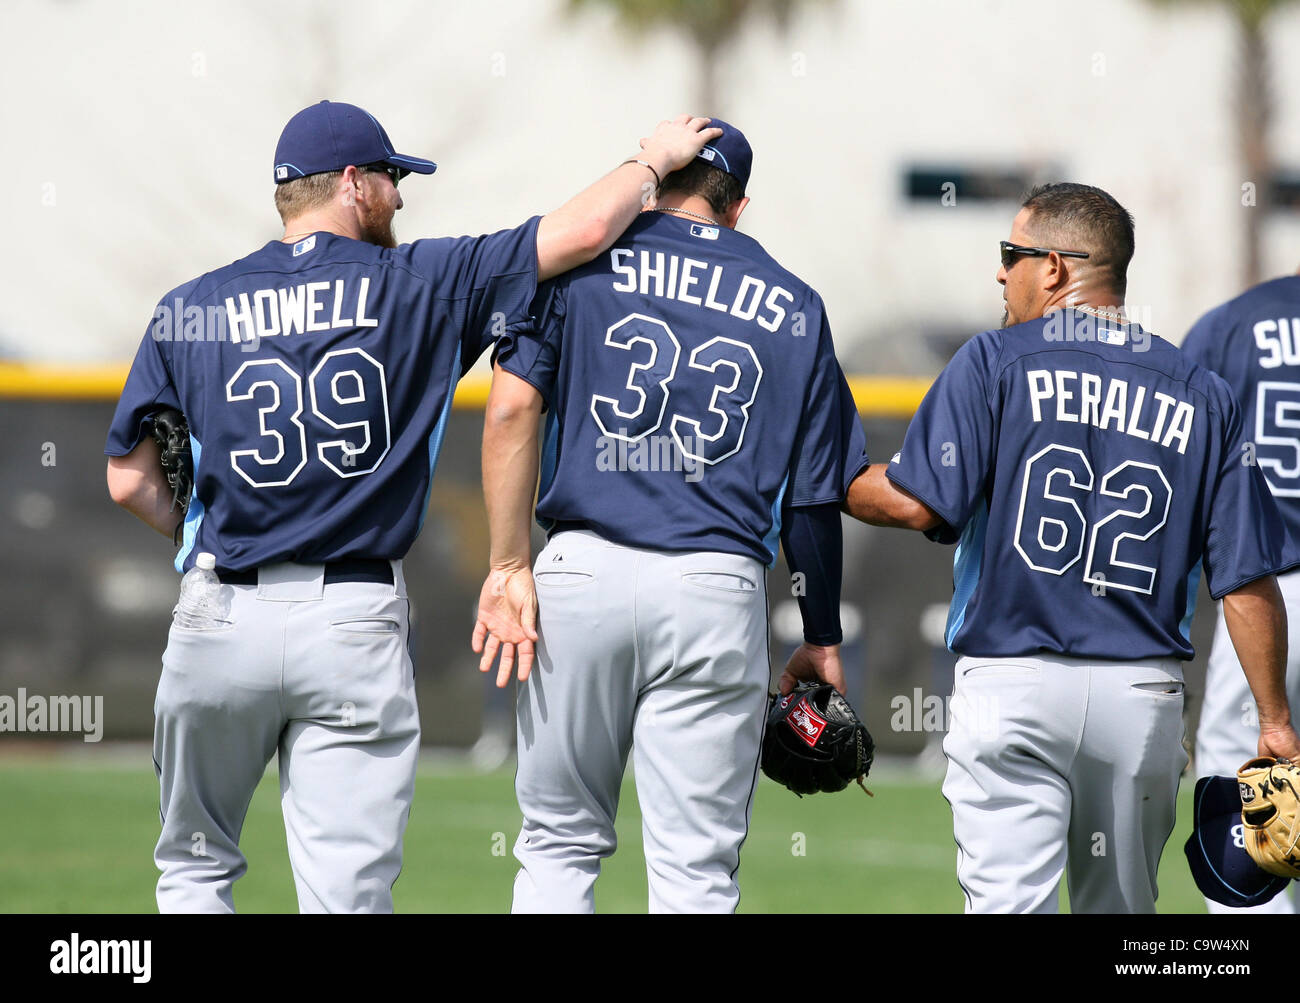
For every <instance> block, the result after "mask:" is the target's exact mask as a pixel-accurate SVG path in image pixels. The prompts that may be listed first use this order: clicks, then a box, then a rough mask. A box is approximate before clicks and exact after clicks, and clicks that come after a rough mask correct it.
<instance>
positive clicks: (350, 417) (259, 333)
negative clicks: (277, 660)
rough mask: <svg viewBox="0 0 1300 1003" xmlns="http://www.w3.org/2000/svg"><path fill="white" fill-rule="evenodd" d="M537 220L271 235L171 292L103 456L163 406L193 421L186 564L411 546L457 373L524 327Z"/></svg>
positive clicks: (400, 551)
mask: <svg viewBox="0 0 1300 1003" xmlns="http://www.w3.org/2000/svg"><path fill="white" fill-rule="evenodd" d="M539 218H540V217H538V218H534V219H532V220H530V221H529V222H527V223H525V224H524V225H523V226H521V227H519V228H517V229H514V230H503V231H501V232H500V233H496V234H492V235H489V236H483V237H459V238H439V239H436V240H417V241H415V242H414V243H412V244H403V245H402V246H401V247H398V248H396V249H393V250H387V249H384V248H380V247H377V246H375V245H373V244H369V243H366V242H363V241H358V240H349V239H347V238H346V237H339V236H335V235H333V234H328V233H318V234H315V235H313V236H311V237H308V238H306V239H305V240H302V241H300V242H298V243H297V244H294V245H292V246H291V245H289V244H284V243H281V242H279V241H272V242H271V243H269V244H267V245H266V246H265V247H263V248H262V249H261V250H259V251H255V252H254V253H252V254H250V255H249V256H248V257H246V258H243V259H241V260H239V261H236V262H234V263H233V264H230V265H227V266H226V267H224V268H220V269H217V270H216V271H214V272H209V273H208V274H206V275H203V276H201V277H199V278H197V279H195V280H194V281H192V282H189V283H186V284H185V285H183V286H180V287H179V288H177V289H175V290H173V291H172V292H170V293H168V294H167V295H166V296H165V297H164V298H163V300H162V301H161V302H160V303H159V304H158V308H157V310H156V311H155V313H154V319H153V322H152V323H151V324H150V325H149V329H148V331H147V332H146V334H145V336H144V340H143V342H142V343H141V345H140V350H139V352H138V353H137V354H136V358H135V362H134V364H133V365H132V367H131V373H130V375H129V376H128V377H127V381H126V386H125V388H124V389H123V391H122V398H121V400H120V401H119V402H118V406H117V413H116V414H115V415H114V416H113V425H112V428H111V430H110V431H109V435H108V445H107V447H106V448H105V452H106V453H107V454H108V455H109V456H124V455H126V454H127V453H129V452H131V450H132V449H134V448H135V446H136V445H137V444H138V443H139V442H140V439H141V437H142V435H143V434H144V428H145V427H146V421H147V419H148V417H149V416H150V415H151V414H153V413H154V412H156V411H158V410H160V409H162V408H166V407H175V408H179V409H180V410H181V411H183V412H184V414H185V416H186V417H187V418H188V419H189V424H190V432H191V445H192V449H193V457H194V495H193V499H192V501H191V503H190V509H189V512H188V513H187V514H186V518H185V528H184V538H183V543H182V546H181V549H180V553H179V554H178V555H177V558H176V567H177V570H184V569H185V568H186V567H188V566H190V565H191V564H192V563H193V556H194V555H195V554H197V553H199V552H201V551H207V552H210V553H212V554H214V555H215V556H216V559H217V566H218V567H220V568H226V569H230V570H234V571H243V570H247V569H251V568H255V567H258V566H259V565H262V564H268V563H273V562H277V561H296V562H300V563H310V564H315V563H325V562H329V561H336V560H340V559H343V558H378V559H387V560H393V559H398V558H401V557H403V556H404V555H405V554H406V552H407V550H408V549H409V548H410V546H411V544H412V542H413V541H414V540H415V537H416V535H417V534H418V533H419V530H420V527H421V525H422V524H423V521H424V513H425V509H426V507H427V505H428V496H429V488H430V482H431V477H432V475H433V468H434V464H435V463H436V462H437V459H438V451H439V449H440V448H441V446H442V437H443V432H444V430H445V429H446V426H447V416H448V413H449V411H450V410H451V400H452V392H453V389H454V387H455V385H456V381H457V380H458V379H459V378H460V376H461V375H462V373H463V372H464V371H465V370H466V369H467V368H468V367H469V366H470V365H472V364H473V362H474V360H475V359H477V358H478V357H479V355H481V354H482V352H483V350H484V349H485V348H486V347H487V346H488V345H489V344H490V343H491V342H492V340H493V338H494V336H497V335H500V334H501V333H502V332H503V331H505V330H508V329H509V327H510V326H511V325H513V324H521V323H525V322H526V321H527V318H528V310H529V304H530V302H531V300H532V297H533V294H534V293H535V291H536V286H537V222H538V219H539Z"/></svg>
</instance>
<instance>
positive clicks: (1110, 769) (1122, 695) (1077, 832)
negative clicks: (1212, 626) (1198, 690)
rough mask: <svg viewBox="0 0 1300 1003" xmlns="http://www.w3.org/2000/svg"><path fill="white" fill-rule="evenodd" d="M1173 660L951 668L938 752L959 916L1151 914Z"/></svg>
mask: <svg viewBox="0 0 1300 1003" xmlns="http://www.w3.org/2000/svg"><path fill="white" fill-rule="evenodd" d="M1182 715H1183V674H1182V665H1181V663H1180V662H1178V661H1176V660H1173V659H1168V660H1164V659H1153V660H1147V661H1138V662H1127V663H1126V662H1098V661H1090V660H1087V659H1078V658H1062V657H1046V656H1038V657H1030V656H1025V657H1017V658H968V657H963V658H961V659H959V660H958V662H957V668H956V673H955V679H954V685H953V696H952V703H951V724H950V727H949V731H948V736H947V738H946V739H945V740H944V743H943V749H944V752H945V753H946V754H947V756H948V772H947V776H946V777H945V779H944V782H943V794H944V797H945V798H947V800H948V802H949V804H950V805H951V806H952V815H953V833H954V836H955V838H956V842H957V851H958V852H957V879H958V881H959V883H960V884H961V887H962V891H963V892H964V893H965V895H966V911H967V912H980V913H984V912H1001V913H1026V912H1041V913H1053V912H1056V911H1057V893H1058V889H1059V887H1060V882H1061V876H1062V873H1063V872H1064V871H1065V870H1066V865H1067V861H1068V865H1069V891H1070V908H1071V911H1073V912H1077V913H1091V912H1108V913H1149V912H1154V911H1155V902H1156V893H1157V889H1156V868H1157V866H1158V865H1159V863H1160V854H1161V851H1162V850H1163V848H1164V845H1165V842H1166V841H1167V840H1168V839H1169V834H1170V832H1172V831H1173V827H1174V813H1175V802H1176V799H1177V796H1178V778H1179V775H1180V774H1181V773H1182V771H1183V768H1184V767H1185V766H1186V765H1187V755H1186V753H1185V752H1184V751H1183V745H1182V733H1183V718H1182Z"/></svg>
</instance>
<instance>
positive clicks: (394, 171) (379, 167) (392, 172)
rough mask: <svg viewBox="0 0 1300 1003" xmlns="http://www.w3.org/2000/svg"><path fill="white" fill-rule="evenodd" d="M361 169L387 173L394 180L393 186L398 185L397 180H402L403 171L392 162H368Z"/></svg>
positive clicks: (375, 172) (373, 172)
mask: <svg viewBox="0 0 1300 1003" xmlns="http://www.w3.org/2000/svg"><path fill="white" fill-rule="evenodd" d="M359 170H363V171H368V172H369V173H371V174H387V175H388V179H389V180H390V181H392V182H393V187H394V188H396V187H397V182H399V181H401V180H402V171H401V169H400V168H397V167H394V166H393V165H392V164H366V165H365V166H363V167H361V168H359Z"/></svg>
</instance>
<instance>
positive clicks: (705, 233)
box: [691, 223, 718, 240]
mask: <svg viewBox="0 0 1300 1003" xmlns="http://www.w3.org/2000/svg"><path fill="white" fill-rule="evenodd" d="M691 236H692V237H699V238H700V239H701V240H717V239H718V228H717V227H716V226H700V224H699V223H692V224H691Z"/></svg>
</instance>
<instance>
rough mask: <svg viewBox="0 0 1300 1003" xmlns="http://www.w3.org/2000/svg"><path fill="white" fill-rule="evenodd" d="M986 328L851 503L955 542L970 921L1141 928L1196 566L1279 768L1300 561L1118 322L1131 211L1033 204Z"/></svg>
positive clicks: (1086, 200)
mask: <svg viewBox="0 0 1300 1003" xmlns="http://www.w3.org/2000/svg"><path fill="white" fill-rule="evenodd" d="M1001 246H1002V267H1001V268H1000V269H999V271H998V275H997V278H998V282H1000V283H1001V284H1002V285H1003V287H1004V289H1005V294H1004V295H1005V299H1006V318H1005V324H1004V327H1003V328H1002V329H1001V330H992V331H985V332H983V333H982V334H979V335H977V336H976V337H974V338H973V339H971V340H970V341H969V342H968V343H967V344H966V345H964V346H963V347H962V348H961V350H960V351H959V352H958V353H957V354H956V356H954V358H953V360H952V361H951V362H950V363H949V365H948V366H947V368H946V369H944V371H943V373H942V374H940V376H939V378H938V379H937V380H936V382H935V384H934V386H933V387H932V388H931V389H930V392H929V393H928V394H927V395H926V397H925V400H924V401H923V402H922V404H921V406H920V409H919V410H918V411H917V413H916V416H915V418H914V419H913V420H912V423H911V425H910V427H909V428H908V431H907V435H906V437H905V439H904V442H903V448H902V450H901V451H900V452H899V453H898V454H897V455H896V456H895V457H894V458H893V460H892V462H890V463H889V464H888V465H881V466H873V467H872V468H871V469H870V470H869V471H868V472H867V473H866V474H865V475H864V476H863V477H862V478H860V479H859V480H858V481H857V482H855V484H854V485H852V487H851V488H850V493H849V498H848V506H849V510H850V511H851V512H852V513H853V514H854V515H857V516H858V517H859V518H864V519H866V520H867V521H871V522H879V523H882V524H893V525H909V526H912V527H914V528H918V529H924V530H926V531H927V535H930V536H931V537H932V538H935V539H939V540H941V541H943V542H957V553H956V558H955V562H954V574H953V579H954V582H953V585H954V588H953V600H952V607H951V612H950V614H949V617H948V626H947V640H948V646H949V647H950V648H951V649H952V650H953V651H955V652H956V653H957V654H958V655H959V656H960V658H959V660H958V662H957V666H956V673H955V682H954V688H953V695H952V715H951V717H952V721H951V725H950V729H949V733H948V737H947V739H946V740H945V742H944V752H945V753H946V755H947V757H948V773H947V777H946V778H945V780H944V784H943V793H944V796H945V797H946V798H947V799H948V801H949V802H950V803H951V805H952V810H953V826H954V830H955V834H956V841H957V847H958V857H957V876H958V880H959V882H960V884H961V887H962V890H963V891H964V892H965V895H966V909H967V911H969V912H1054V911H1055V910H1056V907H1057V891H1058V887H1059V884H1060V879H1061V874H1062V871H1063V870H1064V869H1065V867H1066V864H1067V861H1068V864H1069V890H1070V906H1071V909H1072V910H1073V911H1075V912H1152V911H1154V909H1155V900H1156V867H1157V864H1158V863H1159V860H1160V853H1161V850H1162V848H1163V846H1164V844H1165V840H1166V839H1167V838H1168V836H1169V833H1170V831H1171V829H1172V828H1173V824H1174V803H1175V797H1176V794H1177V790H1178V778H1179V774H1180V773H1181V772H1182V770H1183V768H1184V767H1185V766H1186V755H1185V754H1184V752H1183V748H1182V743H1181V735H1182V709H1183V676H1182V668H1181V665H1180V662H1181V661H1184V660H1186V659H1189V658H1191V657H1192V647H1191V644H1190V642H1189V640H1188V628H1189V625H1190V623H1191V617H1192V607H1193V604H1194V603H1195V601H1196V590H1197V583H1198V581H1199V577H1200V575H1201V573H1202V569H1203V570H1204V573H1205V575H1206V580H1207V583H1208V585H1209V590H1210V594H1211V595H1212V596H1214V597H1215V598H1216V599H1223V605H1224V612H1225V616H1226V621H1227V625H1228V630H1229V632H1230V634H1231V637H1232V639H1233V642H1234V644H1235V646H1236V649H1237V652H1238V655H1239V656H1240V658H1241V664H1242V667H1243V669H1244V671H1245V676H1246V678H1247V680H1248V682H1249V684H1250V688H1251V691H1252V693H1253V694H1254V698H1255V702H1256V704H1257V706H1258V713H1259V726H1260V733H1259V735H1258V746H1259V752H1260V753H1261V754H1273V755H1286V756H1293V755H1295V754H1296V753H1298V752H1300V741H1298V740H1297V737H1296V733H1295V731H1294V730H1293V729H1292V726H1291V718H1290V708H1289V705H1288V702H1287V694H1286V691H1285V688H1284V686H1283V669H1284V667H1285V658H1286V653H1285V649H1286V612H1285V608H1284V607H1283V605H1282V600H1281V597H1280V596H1279V594H1278V589H1277V584H1276V581H1275V579H1274V577H1273V576H1274V575H1275V574H1277V573H1279V572H1283V571H1287V570H1290V569H1291V568H1293V567H1296V566H1297V564H1300V555H1297V553H1296V551H1295V549H1294V547H1293V546H1292V545H1291V544H1290V543H1289V542H1288V541H1287V537H1286V533H1285V528H1284V524H1283V522H1282V518H1281V516H1280V515H1279V513H1278V511H1277V507H1276V505H1275V504H1274V503H1273V499H1272V498H1271V497H1270V495H1269V493H1268V489H1267V485H1266V484H1265V483H1264V481H1263V479H1262V477H1261V476H1260V472H1259V469H1258V468H1257V467H1256V466H1254V465H1252V464H1249V463H1243V462H1242V458H1243V447H1244V446H1246V445H1247V437H1248V430H1247V429H1246V428H1245V427H1244V426H1243V424H1242V417H1241V412H1240V409H1239V408H1238V406H1237V404H1236V402H1235V401H1234V399H1233V394H1232V393H1231V391H1230V390H1229V388H1228V386H1227V385H1226V384H1225V383H1224V382H1223V381H1222V380H1221V379H1220V378H1219V377H1217V376H1215V375H1214V374H1213V373H1211V372H1209V371H1207V370H1205V369H1202V368H1200V367H1199V366H1197V365H1195V364H1194V363H1193V362H1192V361H1190V360H1189V359H1188V358H1187V357H1186V356H1185V355H1184V354H1183V353H1181V352H1179V351H1178V350H1177V349H1176V348H1174V347H1173V346H1172V345H1170V344H1168V343H1167V342H1165V341H1162V340H1161V339H1160V338H1157V337H1154V336H1153V335H1151V334H1150V333H1149V332H1147V331H1145V330H1143V329H1142V328H1141V327H1140V326H1139V325H1137V324H1134V323H1130V322H1128V321H1126V320H1125V318H1124V316H1123V308H1122V304H1123V302H1124V292H1125V285H1126V271H1127V267H1128V263H1129V261H1130V259H1131V258H1132V254H1133V222H1132V217H1130V216H1129V214H1128V213H1127V212H1126V211H1125V210H1124V209H1123V208H1122V207H1121V206H1120V205H1119V203H1117V202H1116V201H1115V200H1114V199H1113V198H1111V196H1109V195H1108V194H1106V193H1105V192H1103V191H1101V190H1100V189H1097V188H1091V187H1088V186H1086V185H1078V184H1056V185H1047V186H1044V187H1041V188H1037V189H1035V190H1034V191H1033V192H1031V193H1030V195H1029V197H1028V198H1027V199H1026V200H1025V202H1024V204H1023V207H1022V208H1021V210H1020V212H1019V214H1018V215H1017V216H1016V218H1015V221H1014V222H1013V223H1012V227H1011V234H1010V240H1006V241H1003V242H1002V245H1001Z"/></svg>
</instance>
